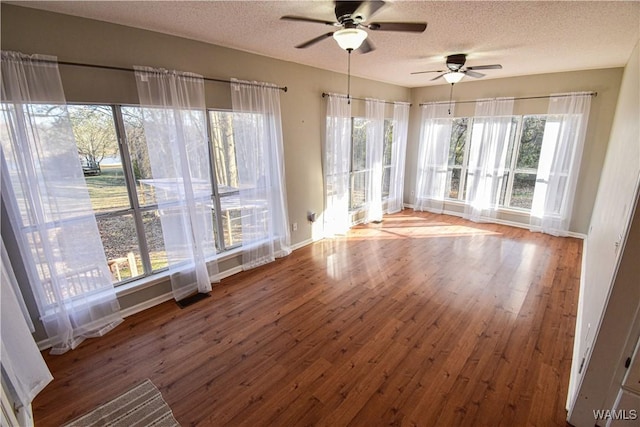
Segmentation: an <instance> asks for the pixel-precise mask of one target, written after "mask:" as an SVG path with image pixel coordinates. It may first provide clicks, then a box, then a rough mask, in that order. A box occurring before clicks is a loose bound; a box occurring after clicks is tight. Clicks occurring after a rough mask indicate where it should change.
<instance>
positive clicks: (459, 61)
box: [447, 53, 467, 71]
mask: <svg viewBox="0 0 640 427" xmlns="http://www.w3.org/2000/svg"><path fill="white" fill-rule="evenodd" d="M466 61H467V55H465V54H464V53H457V54H455V55H449V56H447V68H448V69H450V70H451V71H459V70H460V69H461V68H462V67H463V66H464V64H465V62H466Z"/></svg>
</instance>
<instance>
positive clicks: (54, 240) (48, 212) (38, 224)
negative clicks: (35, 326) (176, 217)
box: [0, 52, 122, 354]
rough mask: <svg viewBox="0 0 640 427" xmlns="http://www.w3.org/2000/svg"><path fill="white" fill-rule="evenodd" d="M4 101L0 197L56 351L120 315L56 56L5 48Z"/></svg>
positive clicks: (96, 331)
mask: <svg viewBox="0 0 640 427" xmlns="http://www.w3.org/2000/svg"><path fill="white" fill-rule="evenodd" d="M1 108H2V116H1V118H0V119H1V122H0V141H1V144H2V156H1V159H0V161H2V162H4V167H3V168H2V175H3V181H5V180H6V181H5V182H4V183H3V192H2V198H3V200H4V202H5V203H6V205H7V211H8V216H9V217H10V218H9V219H10V221H11V224H12V227H13V228H14V232H15V234H16V236H17V237H18V244H19V246H20V252H21V256H22V258H23V260H24V263H25V265H26V267H27V273H28V274H29V282H30V284H31V288H32V291H33V294H34V297H35V299H36V303H37V305H38V310H39V312H40V319H41V320H42V323H43V325H44V327H45V330H46V332H47V335H48V337H49V340H50V342H51V343H52V345H53V348H52V350H51V352H52V353H53V354H60V353H64V352H66V351H68V350H70V349H73V348H75V347H76V346H78V344H79V343H80V342H82V341H83V340H84V339H85V338H87V337H91V336H100V335H103V334H104V333H106V332H108V331H110V330H111V329H112V328H114V327H115V326H116V325H117V324H119V323H120V322H121V321H122V317H121V316H120V307H119V305H118V301H117V299H116V294H115V290H114V288H113V283H112V281H111V272H110V270H109V267H108V266H107V259H106V256H105V253H104V248H103V246H102V240H101V239H100V234H99V232H98V226H97V223H96V219H95V216H94V213H93V209H92V207H91V201H90V199H89V192H88V190H87V186H86V183H85V180H84V175H83V173H82V167H81V165H80V158H79V156H78V148H77V146H76V142H75V139H74V136H73V131H72V129H71V121H70V119H69V114H68V112H67V107H66V104H65V98H64V92H63V89H62V82H61V80H60V74H59V71H58V64H57V60H56V58H55V57H50V56H41V55H33V56H27V55H23V54H20V53H16V52H2V106H1ZM4 184H8V185H6V186H5V185H4ZM5 189H6V190H5Z"/></svg>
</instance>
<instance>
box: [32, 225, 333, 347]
mask: <svg viewBox="0 0 640 427" xmlns="http://www.w3.org/2000/svg"><path fill="white" fill-rule="evenodd" d="M319 240H322V237H321V238H320V239H315V240H314V239H313V238H311V239H307V240H303V241H302V242H299V243H296V244H295V245H292V246H291V250H292V251H295V250H297V249H300V248H303V247H305V246H307V245H310V244H312V243H314V242H317V241H319ZM241 253H242V249H241V248H235V249H233V250H231V251H229V252H226V253H225V254H224V255H223V256H222V257H220V258H219V259H218V261H222V260H227V259H230V258H233V257H235V256H238V255H240V254H241ZM242 271H243V269H242V266H241V265H239V266H236V267H232V268H229V269H227V270H225V271H222V272H220V273H218V274H217V275H216V281H220V280H223V279H226V278H227V277H230V276H233V275H234V274H237V273H240V272H242ZM167 280H169V272H168V271H165V272H163V273H161V274H156V275H153V276H148V277H145V278H142V279H140V280H136V281H134V282H130V283H127V284H125V285H122V286H118V287H117V288H116V295H117V296H118V297H122V296H125V295H130V294H134V293H136V292H138V291H141V290H143V289H147V288H150V287H152V286H155V285H158V284H160V283H162V282H164V281H167ZM172 299H173V293H172V292H167V293H165V294H162V295H159V296H157V297H154V298H151V299H149V300H146V301H143V302H141V303H139V304H136V305H134V306H131V307H127V308H125V309H123V310H120V315H121V316H122V317H123V318H125V317H129V316H133V315H134V314H136V313H140V312H141V311H144V310H147V309H149V308H151V307H155V306H156V305H160V304H162V303H164V302H167V301H170V300H172ZM37 344H38V349H40V351H43V350H46V349H48V348H51V347H53V345H54V344H55V341H54V340H52V339H50V338H46V339H44V340H41V341H38V343H37Z"/></svg>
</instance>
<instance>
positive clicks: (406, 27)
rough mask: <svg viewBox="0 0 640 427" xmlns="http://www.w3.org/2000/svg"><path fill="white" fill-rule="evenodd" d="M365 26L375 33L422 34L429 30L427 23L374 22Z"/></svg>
mask: <svg viewBox="0 0 640 427" xmlns="http://www.w3.org/2000/svg"><path fill="white" fill-rule="evenodd" d="M365 26H366V27H367V28H369V29H370V30H374V31H404V32H409V33H422V32H423V31H424V30H426V29H427V24H426V22H372V23H371V24H369V25H365Z"/></svg>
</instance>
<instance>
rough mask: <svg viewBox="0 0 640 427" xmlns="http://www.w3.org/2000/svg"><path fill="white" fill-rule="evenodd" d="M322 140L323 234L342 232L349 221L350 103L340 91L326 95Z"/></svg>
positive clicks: (327, 235) (328, 235)
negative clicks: (323, 135)
mask: <svg viewBox="0 0 640 427" xmlns="http://www.w3.org/2000/svg"><path fill="white" fill-rule="evenodd" d="M326 120H327V121H326V136H325V140H324V164H323V168H324V192H325V193H324V194H325V206H324V214H323V221H324V235H325V237H333V236H335V235H337V234H345V233H346V232H347V230H349V227H350V221H349V172H350V166H351V104H349V102H348V100H347V98H346V97H345V96H343V95H332V94H329V95H328V96H327V119H326Z"/></svg>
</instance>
